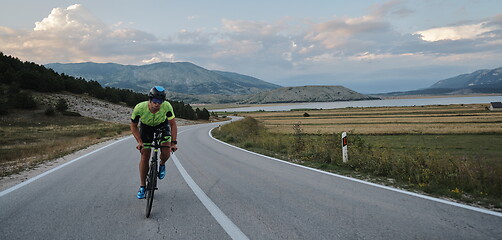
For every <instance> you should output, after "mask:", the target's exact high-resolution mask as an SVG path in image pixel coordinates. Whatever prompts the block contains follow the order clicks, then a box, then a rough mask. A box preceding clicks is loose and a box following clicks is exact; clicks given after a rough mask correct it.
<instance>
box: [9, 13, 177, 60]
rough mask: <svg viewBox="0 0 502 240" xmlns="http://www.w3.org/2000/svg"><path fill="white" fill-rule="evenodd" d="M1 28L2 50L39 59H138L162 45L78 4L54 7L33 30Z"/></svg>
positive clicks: (152, 55)
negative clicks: (112, 23) (102, 17)
mask: <svg viewBox="0 0 502 240" xmlns="http://www.w3.org/2000/svg"><path fill="white" fill-rule="evenodd" d="M120 25H121V24H117V25H115V26H116V27H120ZM0 31H1V32H3V33H2V38H0V45H1V46H2V51H5V52H6V53H9V54H12V55H15V56H17V57H19V58H21V59H23V58H24V59H30V60H31V61H36V62H39V63H48V62H81V61H96V62H122V63H124V62H128V61H133V62H138V61H140V60H139V59H144V58H151V57H154V56H156V55H158V52H159V51H160V49H161V48H162V46H161V45H162V44H159V41H158V39H157V38H156V37H155V36H154V35H152V34H149V33H146V32H143V31H139V30H133V29H126V28H112V27H110V26H107V25H106V24H104V23H103V22H101V21H100V20H99V19H98V18H97V17H96V16H94V15H93V14H92V13H90V12H89V11H88V10H87V9H85V8H84V7H83V6H82V5H80V4H75V5H71V6H69V7H67V8H54V9H53V10H52V11H51V13H50V14H49V15H48V16H47V17H46V18H44V19H42V20H41V21H39V22H36V23H35V27H34V29H33V31H28V32H22V31H16V30H12V29H7V28H5V27H2V28H1V29H0ZM165 56H169V55H168V54H167V55H165ZM167 59H170V58H167Z"/></svg>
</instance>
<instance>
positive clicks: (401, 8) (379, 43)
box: [0, 0, 502, 93]
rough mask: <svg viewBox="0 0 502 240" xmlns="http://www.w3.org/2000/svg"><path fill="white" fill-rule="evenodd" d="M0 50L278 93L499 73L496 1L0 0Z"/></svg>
mask: <svg viewBox="0 0 502 240" xmlns="http://www.w3.org/2000/svg"><path fill="white" fill-rule="evenodd" d="M0 6H1V7H0V52H3V53H4V54H5V55H11V56H14V57H17V58H19V59H20V60H22V61H31V62H35V63H38V64H47V63H55V62H59V63H77V62H98V63H109V62H112V63H119V64H125V65H145V64H151V63H156V62H192V63H194V64H196V65H199V66H201V67H204V68H206V69H210V70H220V71H229V72H236V73H240V74H245V75H249V76H253V77H256V78H259V79H261V80H264V81H267V82H271V83H275V84H279V85H282V86H305V85H342V86H345V87H347V88H350V89H353V90H355V91H358V92H361V93H383V92H392V91H406V90H415V89H420V88H427V87H429V86H431V85H432V84H434V83H436V82H437V81H439V80H442V79H445V78H449V77H454V76H456V75H460V74H465V73H470V72H473V71H476V70H479V69H493V68H498V67H502V1H500V0H388V1H376V0H353V1H346V0H344V1H338V0H331V1H328V0H324V1H323V0H309V1H299V0H265V1H263V0H254V1H235V0H233V1H232V0H213V1H201V0H194V1H191V0H183V1H178V0H144V1H131V0H107V1H103V0H86V1H83V0H81V1H80V2H74V1H66V0H44V1H40V0H15V1H14V0H6V1H2V3H1V4H0Z"/></svg>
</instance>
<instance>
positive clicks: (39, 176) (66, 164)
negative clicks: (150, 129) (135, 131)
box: [0, 136, 132, 197]
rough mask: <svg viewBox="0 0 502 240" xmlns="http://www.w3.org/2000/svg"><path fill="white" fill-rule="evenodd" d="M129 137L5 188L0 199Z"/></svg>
mask: <svg viewBox="0 0 502 240" xmlns="http://www.w3.org/2000/svg"><path fill="white" fill-rule="evenodd" d="M131 137H132V136H129V137H125V138H123V139H120V140H118V141H115V142H113V143H110V144H108V145H106V146H104V147H101V148H99V149H96V150H94V151H92V152H90V153H87V154H84V155H82V156H80V157H78V158H75V159H73V160H71V161H69V162H67V163H64V164H62V165H59V166H57V167H55V168H53V169H51V170H49V171H47V172H44V173H42V174H39V175H37V176H35V177H33V178H30V179H28V180H27V181H25V182H22V183H20V184H17V185H14V186H12V187H10V188H7V189H5V190H3V191H1V192H0V197H3V196H5V195H7V194H8V193H10V192H12V191H15V190H17V189H19V188H21V187H24V186H26V185H28V184H30V183H32V182H34V181H36V180H38V179H40V178H42V177H44V176H47V175H49V174H51V173H53V172H55V171H57V170H59V169H61V168H64V167H66V166H68V165H70V164H72V163H74V162H76V161H78V160H80V159H82V158H85V157H87V156H89V155H91V154H93V153H95V152H98V151H101V150H103V149H105V148H107V147H109V146H111V145H114V144H116V143H119V142H122V141H124V140H126V139H129V138H131Z"/></svg>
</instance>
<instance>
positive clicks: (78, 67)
mask: <svg viewBox="0 0 502 240" xmlns="http://www.w3.org/2000/svg"><path fill="white" fill-rule="evenodd" d="M45 66H46V67H48V68H52V69H53V70H54V71H56V72H58V73H64V74H67V75H70V76H74V77H82V78H85V79H86V80H95V81H97V82H98V83H100V84H101V85H102V86H105V87H117V88H127V89H131V90H134V91H138V92H146V91H148V90H149V89H150V88H151V87H152V86H155V85H161V86H164V87H165V88H166V89H167V90H168V91H169V92H174V93H181V94H193V95H200V94H223V95H241V94H252V93H257V92H262V91H267V90H271V89H275V88H279V87H281V86H279V85H275V84H272V83H268V82H265V81H263V80H260V79H257V78H253V77H250V76H246V75H241V74H238V73H231V72H222V71H211V70H207V69H205V68H202V67H199V66H197V65H195V64H193V63H188V62H176V63H168V62H162V63H154V64H149V65H142V66H135V65H120V64H115V63H92V62H86V63H68V64H61V63H51V64H47V65H45Z"/></svg>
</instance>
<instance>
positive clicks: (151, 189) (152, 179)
mask: <svg viewBox="0 0 502 240" xmlns="http://www.w3.org/2000/svg"><path fill="white" fill-rule="evenodd" d="M156 165H157V164H155V163H153V162H152V163H151V164H150V170H149V171H148V177H147V179H146V180H147V183H146V192H145V194H146V217H147V218H149V217H150V213H151V211H152V205H153V196H154V194H155V188H156V187H157V184H156V183H157V166H156Z"/></svg>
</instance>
